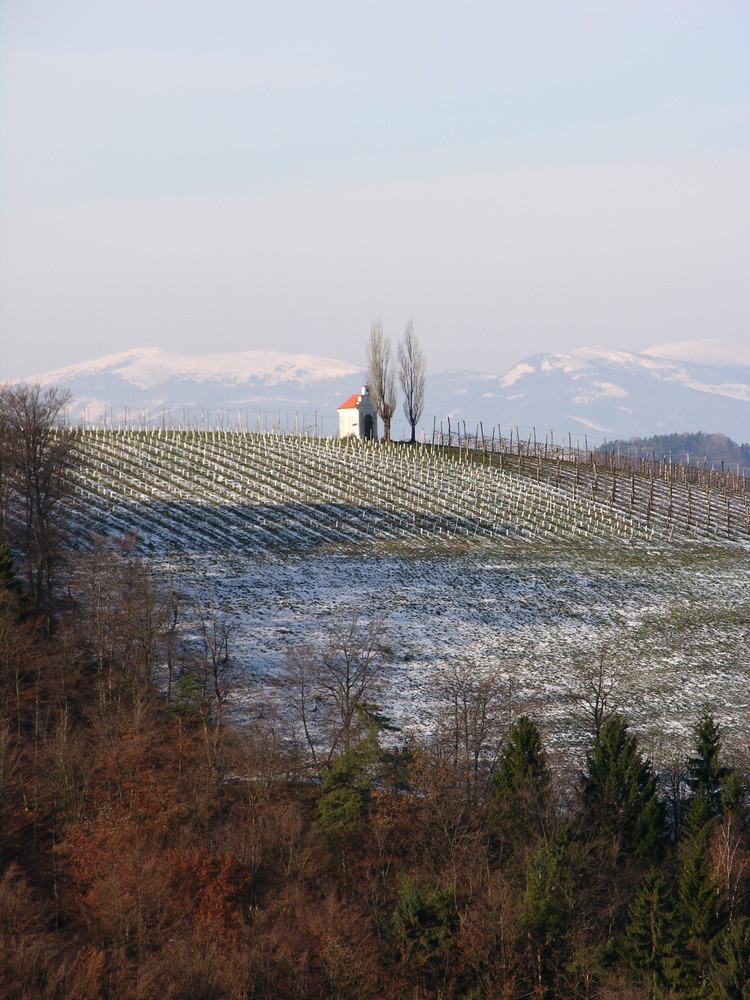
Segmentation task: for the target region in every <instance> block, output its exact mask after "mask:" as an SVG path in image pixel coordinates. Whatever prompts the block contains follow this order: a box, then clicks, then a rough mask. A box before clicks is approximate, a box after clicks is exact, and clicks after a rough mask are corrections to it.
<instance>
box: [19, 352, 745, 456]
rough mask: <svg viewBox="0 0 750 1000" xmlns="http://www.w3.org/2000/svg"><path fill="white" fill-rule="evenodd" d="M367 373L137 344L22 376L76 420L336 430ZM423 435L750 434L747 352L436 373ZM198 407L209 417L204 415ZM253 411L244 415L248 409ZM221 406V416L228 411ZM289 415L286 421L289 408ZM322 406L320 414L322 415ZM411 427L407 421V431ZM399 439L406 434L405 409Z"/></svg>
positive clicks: (543, 357) (334, 362)
mask: <svg viewBox="0 0 750 1000" xmlns="http://www.w3.org/2000/svg"><path fill="white" fill-rule="evenodd" d="M364 379H365V372H364V369H363V368H362V367H359V366H357V365H356V364H354V363H351V362H348V361H343V360H341V359H337V358H327V357H321V356H319V355H314V354H286V353H282V352H277V351H258V350H254V351H237V352H231V353H229V352H226V353H219V352H213V353H201V354H185V353H176V352H168V351H165V350H163V349H161V348H158V347H149V348H136V349H133V350H130V351H124V352H120V353H117V354H110V355H106V356H104V357H101V358H98V359H93V360H91V361H88V362H79V363H76V364H73V365H67V366H65V367H63V368H59V369H56V370H53V371H47V372H42V373H41V374H39V375H34V376H30V377H29V378H28V379H25V380H24V381H34V382H40V383H41V384H43V385H59V386H66V387H68V388H70V389H71V391H72V393H73V396H74V399H73V405H72V406H71V407H70V410H69V414H68V417H69V419H70V420H71V422H75V423H80V422H99V423H101V422H103V421H105V420H107V421H108V422H112V423H115V422H127V423H132V422H139V421H140V422H142V423H148V422H150V423H155V422H160V423H161V422H162V421H164V422H166V421H167V419H168V420H169V422H170V424H175V423H177V424H179V423H182V422H185V423H191V424H196V423H198V422H199V421H200V422H201V423H202V424H203V425H204V426H205V425H212V426H215V425H216V424H217V423H218V421H219V419H220V420H221V424H222V425H224V422H225V420H226V423H227V426H236V425H237V424H240V425H242V426H245V427H249V428H251V429H252V428H253V427H255V426H257V427H258V428H260V427H269V426H277V425H280V426H281V429H290V427H289V422H290V419H291V418H293V424H292V426H293V427H298V426H299V417H300V413H301V414H302V417H303V424H304V425H305V426H306V427H308V426H312V425H313V420H314V426H315V428H316V429H317V430H318V432H320V433H323V434H336V433H337V430H338V424H337V419H336V408H337V406H338V405H339V404H340V403H341V402H342V401H343V400H344V399H346V398H347V397H348V396H350V395H351V393H352V392H353V391H356V390H357V389H358V388H359V386H360V384H361V383H362V382H363V381H364ZM425 403H426V405H425V412H424V414H423V417H422V422H421V425H420V431H421V436H422V437H425V438H427V439H429V438H430V436H431V434H432V433H433V430H434V429H436V428H439V426H440V423H441V422H442V421H445V424H446V426H445V428H444V429H447V420H448V419H450V420H451V422H452V425H453V426H454V427H455V426H456V423H457V422H465V423H466V425H467V429H468V430H469V431H471V432H473V430H474V427H475V425H479V424H482V425H484V427H485V428H492V427H496V426H499V427H500V429H501V430H502V428H503V427H505V428H506V430H507V429H508V428H510V427H519V428H520V429H521V430H522V431H523V433H524V435H526V434H527V433H528V432H530V431H531V429H532V428H534V429H535V430H536V431H537V432H538V433H541V434H542V435H543V434H544V433H546V432H547V431H550V432H553V433H554V434H555V435H560V434H567V433H575V434H580V435H587V436H589V437H590V438H591V440H592V441H596V439H597V438H599V440H604V439H612V438H619V439H625V438H630V437H648V436H650V435H654V434H659V433H680V432H697V431H703V432H707V433H724V434H727V435H728V436H729V437H731V438H733V439H735V440H737V441H746V440H748V439H749V438H750V348H746V347H743V346H742V345H740V344H733V343H731V342H727V341H722V340H699V341H684V342H676V343H670V344H662V345H656V346H654V347H651V348H647V349H646V350H643V351H640V352H636V351H625V350H616V349H612V348H602V347H597V346H588V347H579V348H575V349H573V350H570V351H566V352H554V353H546V354H545V353H538V354H533V355H528V356H526V357H525V358H522V359H520V360H519V361H516V362H515V363H514V364H513V365H511V366H510V367H509V368H508V369H506V371H505V372H504V373H501V374H494V373H486V372H485V373H481V372H474V371H471V370H465V369H459V370H452V371H442V372H434V373H428V376H427V388H426V400H425ZM198 411H200V413H199V412H198ZM243 411H244V413H243ZM219 412H220V416H219ZM282 413H284V414H286V428H285V427H284V421H283V420H282V417H281V414H282ZM313 414H314V417H313ZM401 423H403V425H404V426H403V428H402V427H401ZM394 432H395V433H394V436H396V437H398V436H407V432H408V428H407V426H406V421H405V419H404V420H401V410H400V407H399V410H398V412H397V415H396V420H395V421H394Z"/></svg>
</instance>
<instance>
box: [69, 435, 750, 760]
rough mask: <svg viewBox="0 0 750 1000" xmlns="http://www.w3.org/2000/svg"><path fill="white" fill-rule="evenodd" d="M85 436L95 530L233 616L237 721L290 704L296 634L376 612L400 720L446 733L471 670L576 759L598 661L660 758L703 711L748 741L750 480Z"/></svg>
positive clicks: (319, 634)
mask: <svg viewBox="0 0 750 1000" xmlns="http://www.w3.org/2000/svg"><path fill="white" fill-rule="evenodd" d="M77 449H78V450H77V455H78V464H77V466H76V469H75V472H74V491H73V495H72V498H71V503H72V505H73V516H74V517H76V518H78V519H79V521H80V527H81V532H82V533H83V532H84V530H93V531H96V532H100V533H105V534H113V533H114V534H117V533H123V532H137V533H138V537H139V546H140V547H141V550H142V551H143V552H144V553H146V554H149V555H150V556H151V557H152V558H154V559H155V560H157V561H162V562H166V561H167V559H169V560H170V561H171V563H172V566H173V569H174V570H175V573H176V577H177V579H178V581H179V586H180V588H181V589H182V590H183V591H184V593H185V595H186V598H187V600H188V602H189V601H191V600H195V599H200V600H201V601H203V602H206V601H210V602H211V603H212V604H213V606H214V607H215V608H216V609H217V611H218V614H219V615H220V616H221V617H224V618H226V620H227V623H228V627H229V649H230V653H231V664H232V707H233V710H234V711H235V712H236V713H238V714H240V715H244V716H245V717H252V716H253V715H254V714H258V713H259V712H262V711H263V710H264V706H265V705H266V704H267V703H268V702H269V700H271V699H273V698H274V697H278V689H277V688H274V685H273V680H274V678H276V677H278V675H279V672H280V670H281V669H282V667H283V665H284V660H285V654H286V651H287V650H288V649H289V648H290V646H296V645H302V644H305V643H308V642H316V641H322V640H324V638H325V636H326V633H327V631H328V630H329V629H330V628H331V624H332V623H334V622H336V621H341V620H349V619H351V618H352V616H355V615H358V616H360V617H361V618H364V619H366V618H368V617H376V616H381V615H382V616H384V618H385V624H384V640H385V643H386V645H387V647H388V649H389V654H388V657H387V668H386V681H387V684H386V688H385V691H384V693H383V696H382V708H383V710H384V712H385V714H386V715H388V716H389V717H390V719H391V720H392V721H393V723H395V724H396V725H398V726H399V727H400V728H401V731H402V732H403V733H405V734H408V733H409V732H420V733H422V734H428V733H430V732H431V731H433V729H434V726H435V723H436V719H437V718H438V717H439V716H440V715H441V711H442V705H441V697H442V695H441V689H442V679H441V678H442V676H443V675H444V674H445V672H446V671H448V670H450V669H451V668H452V667H454V666H455V665H457V664H458V665H461V666H462V667H463V666H466V667H468V669H470V671H472V672H476V673H478V674H485V673H487V672H492V671H494V672H495V673H496V674H497V676H498V677H499V678H500V681H501V685H500V686H501V688H502V690H503V692H504V695H503V698H504V709H503V711H504V715H505V718H506V719H507V718H510V717H513V716H515V715H517V714H518V713H520V712H526V713H528V714H531V715H533V716H534V717H535V718H536V719H537V720H538V721H539V723H540V724H541V726H542V728H543V730H544V731H545V733H546V734H547V739H548V744H549V746H550V747H551V748H552V749H553V750H573V751H575V754H574V756H577V755H579V754H580V749H581V747H582V746H583V745H584V740H585V734H586V730H587V726H588V725H589V724H588V722H587V720H586V719H585V718H584V715H583V709H582V708H581V706H580V704H579V703H577V702H576V694H577V693H580V691H581V689H582V685H583V683H584V680H583V678H585V675H586V673H587V672H589V673H590V672H591V670H592V669H594V668H595V667H596V666H597V664H598V663H599V662H600V659H601V657H602V655H603V656H604V660H603V662H604V668H605V672H606V674H607V676H608V677H609V676H612V677H614V678H615V681H616V685H615V692H614V696H615V701H616V703H617V704H618V706H619V707H620V708H621V709H622V710H623V711H625V712H626V714H627V715H628V717H629V718H630V719H631V722H632V724H633V726H634V728H635V729H636V730H637V731H638V732H639V734H640V735H641V736H642V737H643V738H644V739H645V740H646V741H647V744H648V746H649V749H650V751H651V753H652V754H653V756H654V758H655V759H668V758H669V757H670V755H672V754H673V753H674V750H675V748H676V747H677V746H678V745H680V744H682V745H683V747H684V746H685V745H686V739H687V736H688V734H689V730H690V727H691V726H692V724H693V723H694V722H695V721H696V719H697V718H698V716H699V715H700V713H701V712H703V711H704V710H705V709H707V708H710V709H711V710H712V711H713V712H714V713H715V715H716V717H717V719H718V720H719V721H720V722H721V724H722V725H723V726H725V727H726V728H727V731H728V732H729V733H732V734H733V735H735V736H738V737H739V736H741V739H736V740H733V742H734V743H735V744H736V745H742V746H745V745H748V737H749V736H750V711H749V705H750V544H749V541H748V540H749V538H750V535H749V533H748V532H749V525H750V522H749V521H748V507H747V498H746V495H745V492H744V481H742V489H741V490H740V489H739V487H738V488H737V489H736V490H735V491H734V492H732V491H731V490H729V491H727V489H726V487H725V486H724V485H723V482H722V481H718V480H717V481H716V482H713V484H712V485H709V484H708V483H706V484H703V483H702V484H700V485H696V484H693V486H692V488H691V486H690V483H689V482H688V481H683V479H684V477H683V478H682V479H681V478H680V477H679V476H674V477H672V478H667V479H665V478H660V479H658V478H655V477H653V476H651V475H647V474H636V473H635V472H630V473H628V472H623V471H620V472H617V474H616V473H615V469H614V466H613V468H611V469H607V467H603V468H602V467H599V468H597V467H596V466H595V465H592V464H591V463H590V461H585V462H583V463H580V462H578V461H577V459H575V458H571V460H570V461H567V462H564V461H562V459H559V458H558V459H553V460H550V461H545V462H544V463H543V462H542V460H541V459H539V460H531V461H529V460H528V459H527V461H526V463H525V464H523V463H521V461H520V459H519V458H516V461H515V463H512V462H511V460H510V458H509V459H508V461H507V462H506V463H505V464H504V463H503V457H502V456H495V459H494V461H492V462H490V461H489V459H488V457H487V456H484V455H479V456H476V457H477V461H473V460H472V461H469V460H468V457H467V456H464V457H461V456H460V455H458V454H457V453H456V452H455V451H450V450H449V451H445V450H444V449H429V448H418V449H409V448H404V447H399V446H384V445H380V444H374V443H370V444H363V443H360V442H340V441H335V440H330V439H308V438H302V437H281V436H278V435H253V434H246V433H241V434H238V433H225V432H221V433H218V432H208V433H205V434H201V433H197V432H192V431H191V432H189V433H180V432H176V433H171V432H159V431H157V432H149V433H139V432H132V433H131V432H116V431H108V432H102V431H90V432H80V433H79V440H78V442H77ZM567 756H568V757H570V755H569V754H568V755H567Z"/></svg>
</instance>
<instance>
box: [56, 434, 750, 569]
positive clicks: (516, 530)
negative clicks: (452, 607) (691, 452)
mask: <svg viewBox="0 0 750 1000" xmlns="http://www.w3.org/2000/svg"><path fill="white" fill-rule="evenodd" d="M475 443H476V442H475ZM492 444H494V446H495V448H496V451H495V452H494V453H493V452H492V451H491V450H489V443H488V442H486V441H485V450H484V451H482V450H480V451H469V450H464V449H463V448H461V449H460V450H459V449H456V448H448V447H445V448H442V447H435V448H432V447H416V448H410V447H407V446H403V445H396V444H392V445H385V444H380V443H370V442H361V441H357V440H348V441H339V440H336V439H333V440H331V439H320V438H306V437H302V436H292V435H290V436H282V435H278V434H253V433H248V432H236V431H209V432H200V431H167V430H161V429H158V430H152V431H112V430H109V431H103V430H98V429H90V430H79V431H78V432H76V454H77V459H78V462H77V466H76V470H75V484H76V485H75V494H74V503H75V507H76V510H77V515H76V516H77V518H79V519H81V520H83V521H85V522H86V523H87V524H88V525H90V526H98V528H99V529H100V530H102V531H103V532H106V533H111V532H113V531H115V532H120V533H129V532H134V531H139V532H141V533H142V534H145V536H146V537H147V538H148V540H149V544H150V545H151V546H152V547H155V548H156V549H157V550H161V551H166V550H167V549H168V548H170V547H171V548H174V547H176V548H198V549H200V548H204V547H206V546H209V547H210V546H211V545H212V544H214V542H213V540H215V539H217V538H219V539H221V538H225V537H227V536H228V535H230V534H231V536H232V538H233V539H234V540H235V541H236V543H237V544H240V545H242V547H243V549H244V550H246V551H247V550H250V551H259V552H260V551H265V550H268V549H273V548H281V549H285V550H288V549H291V550H294V549H304V548H307V547H320V546H326V545H347V544H351V543H357V542H361V541H363V540H367V539H378V540H380V541H387V540H392V539H398V538H408V539H411V540H412V541H414V542H416V543H419V542H420V540H422V541H425V542H428V541H429V542H430V544H433V543H434V541H435V540H437V541H439V542H445V541H449V540H451V539H454V538H463V539H468V538H471V539H475V538H479V539H482V538H484V539H498V540H501V541H502V540H503V539H505V538H511V537H516V536H518V537H534V538H540V539H545V538H548V539H549V538H556V539H564V538H569V539H586V540H604V539H613V538H618V539H622V540H628V541H630V540H633V541H647V540H649V539H653V538H654V537H655V536H656V537H661V538H671V537H672V536H673V535H677V536H684V537H710V538H718V539H726V540H729V541H742V542H747V541H748V540H750V515H749V513H748V503H747V495H746V492H745V488H746V481H745V479H744V478H740V479H737V478H736V477H732V476H730V475H726V476H719V475H718V474H716V473H712V472H705V471H703V470H701V469H695V468H691V469H688V468H685V467H682V466H677V465H671V464H667V465H664V464H661V463H659V464H658V465H652V464H651V463H645V462H642V461H641V462H636V463H632V462H627V461H625V462H620V463H617V462H616V461H615V459H614V456H610V455H603V456H602V455H600V456H597V455H595V454H594V453H588V454H581V453H580V452H579V451H576V450H574V449H569V450H566V449H565V448H564V447H557V448H554V449H552V448H548V446H547V445H546V444H545V445H541V444H539V446H538V447H537V448H536V451H535V452H534V450H533V445H532V444H530V443H529V444H526V443H524V442H521V446H520V448H519V447H518V442H515V451H514V448H513V443H511V442H510V441H501V442H499V441H494V442H492ZM529 448H531V449H532V451H531V453H529Z"/></svg>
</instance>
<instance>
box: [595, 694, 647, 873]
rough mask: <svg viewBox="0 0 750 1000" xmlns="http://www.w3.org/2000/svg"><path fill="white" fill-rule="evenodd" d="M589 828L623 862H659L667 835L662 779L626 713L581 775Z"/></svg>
mask: <svg viewBox="0 0 750 1000" xmlns="http://www.w3.org/2000/svg"><path fill="white" fill-rule="evenodd" d="M581 801H582V805H583V810H584V815H583V828H584V831H587V832H588V833H589V834H593V835H595V836H598V837H600V838H601V839H602V841H603V844H608V845H609V848H610V849H611V851H612V852H613V854H614V856H615V857H616V858H617V859H618V860H622V859H624V858H625V857H626V856H633V857H635V858H636V859H638V860H639V861H644V860H648V859H649V858H654V857H655V856H656V855H657V854H658V852H659V847H660V843H661V840H662V838H663V834H664V810H663V805H662V803H661V802H660V801H659V799H658V797H657V794H656V779H655V777H654V773H653V771H652V768H651V764H650V763H649V762H648V760H645V759H644V758H643V756H642V755H641V752H640V749H639V748H638V740H637V739H636V737H635V736H631V735H630V734H629V732H628V724H627V722H626V720H625V718H624V717H623V716H622V715H619V714H615V715H613V716H611V717H610V718H609V719H608V720H607V721H606V722H605V724H604V726H603V727H602V730H601V732H600V734H599V735H598V736H597V737H596V738H595V739H594V742H593V744H592V746H591V749H590V750H589V752H588V754H587V757H586V770H585V771H584V773H583V774H582V775H581Z"/></svg>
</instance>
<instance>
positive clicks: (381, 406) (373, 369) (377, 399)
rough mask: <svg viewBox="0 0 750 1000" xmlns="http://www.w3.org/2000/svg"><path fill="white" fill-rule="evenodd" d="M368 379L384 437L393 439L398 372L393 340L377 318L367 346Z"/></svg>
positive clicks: (388, 439) (387, 439)
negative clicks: (386, 333)
mask: <svg viewBox="0 0 750 1000" xmlns="http://www.w3.org/2000/svg"><path fill="white" fill-rule="evenodd" d="M367 380H368V383H369V386H370V395H371V396H372V401H373V404H374V406H375V409H376V410H377V412H378V416H379V417H380V419H381V420H382V421H383V439H384V440H385V441H390V440H391V418H392V417H393V414H394V411H395V409H396V403H397V401H398V400H397V396H396V374H395V372H394V370H393V359H392V351H391V341H390V339H389V338H388V337H386V336H385V335H384V334H383V324H382V323H381V322H380V320H377V321H376V322H375V323H373V324H372V329H371V330H370V343H369V345H368V347H367Z"/></svg>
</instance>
